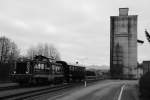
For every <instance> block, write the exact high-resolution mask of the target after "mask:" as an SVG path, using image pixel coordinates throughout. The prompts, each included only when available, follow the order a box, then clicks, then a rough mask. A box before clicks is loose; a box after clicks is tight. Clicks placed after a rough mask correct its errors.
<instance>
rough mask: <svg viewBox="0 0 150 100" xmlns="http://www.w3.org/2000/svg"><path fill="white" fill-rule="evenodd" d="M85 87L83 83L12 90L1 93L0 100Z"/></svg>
mask: <svg viewBox="0 0 150 100" xmlns="http://www.w3.org/2000/svg"><path fill="white" fill-rule="evenodd" d="M94 82H95V81H89V82H88V83H94ZM81 85H84V83H83V82H81V83H70V84H61V85H55V86H42V87H33V88H31V87H30V88H21V89H12V90H4V91H0V100H23V99H27V98H31V97H34V96H39V95H42V94H47V93H51V92H55V91H59V90H62V89H67V88H71V87H74V86H81ZM89 85H90V84H89Z"/></svg>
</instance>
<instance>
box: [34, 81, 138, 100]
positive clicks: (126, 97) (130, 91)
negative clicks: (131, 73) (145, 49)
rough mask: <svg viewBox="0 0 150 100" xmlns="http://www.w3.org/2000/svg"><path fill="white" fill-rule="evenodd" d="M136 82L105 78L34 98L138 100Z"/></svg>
mask: <svg viewBox="0 0 150 100" xmlns="http://www.w3.org/2000/svg"><path fill="white" fill-rule="evenodd" d="M137 84H138V82H137V81H121V80H107V81H103V82H98V83H96V84H93V85H90V86H87V87H84V86H82V87H76V88H74V89H71V90H67V91H62V92H59V93H56V94H53V95H52V94H50V95H48V94H47V95H45V96H42V97H38V98H36V100H139V99H138V92H137V87H136V85H137ZM87 85H88V84H87Z"/></svg>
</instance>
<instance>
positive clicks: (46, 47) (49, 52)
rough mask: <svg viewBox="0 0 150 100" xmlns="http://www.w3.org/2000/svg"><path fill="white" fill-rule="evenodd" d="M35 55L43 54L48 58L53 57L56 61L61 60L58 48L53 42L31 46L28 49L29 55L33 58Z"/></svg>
mask: <svg viewBox="0 0 150 100" xmlns="http://www.w3.org/2000/svg"><path fill="white" fill-rule="evenodd" d="M35 55H42V56H45V57H48V58H53V59H54V60H55V61H58V60H60V54H59V52H58V50H57V49H56V48H55V47H54V46H53V45H51V44H46V43H45V44H41V43H40V44H38V45H37V46H35V47H30V48H29V49H28V51H27V57H29V58H30V59H33V57H34V56H35Z"/></svg>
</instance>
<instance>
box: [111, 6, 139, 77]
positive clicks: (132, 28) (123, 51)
mask: <svg viewBox="0 0 150 100" xmlns="http://www.w3.org/2000/svg"><path fill="white" fill-rule="evenodd" d="M128 10H129V9H128V8H119V16H111V17H110V73H111V76H112V78H136V74H137V71H136V67H137V15H128Z"/></svg>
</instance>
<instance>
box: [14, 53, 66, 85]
mask: <svg viewBox="0 0 150 100" xmlns="http://www.w3.org/2000/svg"><path fill="white" fill-rule="evenodd" d="M14 66H15V67H14V71H13V73H12V74H11V79H12V80H13V81H14V82H18V83H20V84H23V83H26V84H30V83H31V84H37V83H43V82H45V83H47V82H51V83H60V82H63V80H64V71H63V66H62V64H59V63H53V62H50V61H49V59H48V58H46V57H44V56H41V55H39V56H36V57H34V59H33V60H23V61H16V62H15V65H14Z"/></svg>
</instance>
